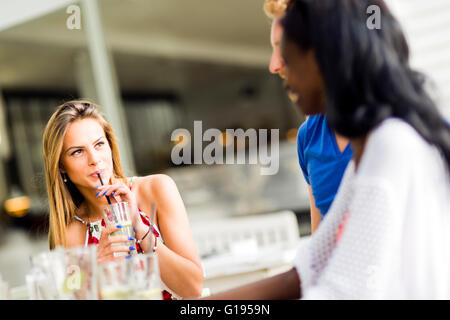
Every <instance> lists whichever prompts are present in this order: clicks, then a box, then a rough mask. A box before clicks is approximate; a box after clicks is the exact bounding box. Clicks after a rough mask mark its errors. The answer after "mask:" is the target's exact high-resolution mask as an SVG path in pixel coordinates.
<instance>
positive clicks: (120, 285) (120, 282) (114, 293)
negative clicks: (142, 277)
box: [99, 259, 134, 300]
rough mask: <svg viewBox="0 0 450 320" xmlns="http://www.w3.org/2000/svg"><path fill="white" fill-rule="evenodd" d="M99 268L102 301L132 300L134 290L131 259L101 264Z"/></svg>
mask: <svg viewBox="0 0 450 320" xmlns="http://www.w3.org/2000/svg"><path fill="white" fill-rule="evenodd" d="M99 268H100V270H99V276H100V296H101V299H103V300H129V299H132V297H133V291H134V290H133V283H132V271H133V270H132V264H131V263H130V259H122V260H116V261H110V262H107V263H104V264H101V265H100V266H99Z"/></svg>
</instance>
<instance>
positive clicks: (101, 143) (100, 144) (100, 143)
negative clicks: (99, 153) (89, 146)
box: [95, 141, 105, 147]
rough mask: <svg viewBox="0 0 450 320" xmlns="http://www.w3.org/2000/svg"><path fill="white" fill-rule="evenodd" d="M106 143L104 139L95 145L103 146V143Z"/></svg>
mask: <svg viewBox="0 0 450 320" xmlns="http://www.w3.org/2000/svg"><path fill="white" fill-rule="evenodd" d="M104 144H105V143H104V142H103V141H100V142H99V143H97V144H96V145H95V146H96V147H101V146H102V145H104Z"/></svg>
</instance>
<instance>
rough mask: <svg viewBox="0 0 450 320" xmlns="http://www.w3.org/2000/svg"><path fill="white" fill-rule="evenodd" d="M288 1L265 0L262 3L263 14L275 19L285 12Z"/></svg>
mask: <svg viewBox="0 0 450 320" xmlns="http://www.w3.org/2000/svg"><path fill="white" fill-rule="evenodd" d="M288 2H289V0H266V1H265V3H264V12H265V13H266V15H267V16H268V17H269V18H271V19H275V18H277V17H278V16H279V15H281V14H283V13H284V12H285V11H286V8H287V5H288Z"/></svg>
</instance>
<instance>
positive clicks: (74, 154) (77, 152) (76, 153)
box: [70, 149, 81, 156]
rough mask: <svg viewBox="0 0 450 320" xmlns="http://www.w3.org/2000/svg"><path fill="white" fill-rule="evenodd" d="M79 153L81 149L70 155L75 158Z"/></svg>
mask: <svg viewBox="0 0 450 320" xmlns="http://www.w3.org/2000/svg"><path fill="white" fill-rule="evenodd" d="M80 153H81V149H77V150H75V151H74V152H72V153H71V154H70V155H72V156H76V155H79V154H80Z"/></svg>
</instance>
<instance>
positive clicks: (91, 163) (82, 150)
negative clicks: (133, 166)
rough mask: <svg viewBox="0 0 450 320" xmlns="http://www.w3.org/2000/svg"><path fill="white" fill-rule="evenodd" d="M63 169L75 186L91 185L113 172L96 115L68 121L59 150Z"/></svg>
mask: <svg viewBox="0 0 450 320" xmlns="http://www.w3.org/2000/svg"><path fill="white" fill-rule="evenodd" d="M61 164H62V169H61V171H62V172H63V173H66V174H67V175H68V176H69V179H70V180H71V181H72V182H73V183H74V184H75V185H76V186H77V187H78V189H82V188H83V187H84V188H93V187H95V186H99V185H100V180H99V178H98V176H97V174H98V173H100V175H101V177H102V180H103V182H104V183H105V184H106V183H108V182H109V180H110V178H111V176H112V172H113V163H112V153H111V147H110V146H109V143H108V140H107V139H106V136H105V132H104V130H103V128H102V126H101V125H100V124H99V122H98V121H97V120H95V119H90V118H88V119H83V120H78V121H75V122H73V123H71V124H70V125H69V127H68V128H67V131H66V135H65V136H64V141H63V148H62V153H61Z"/></svg>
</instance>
